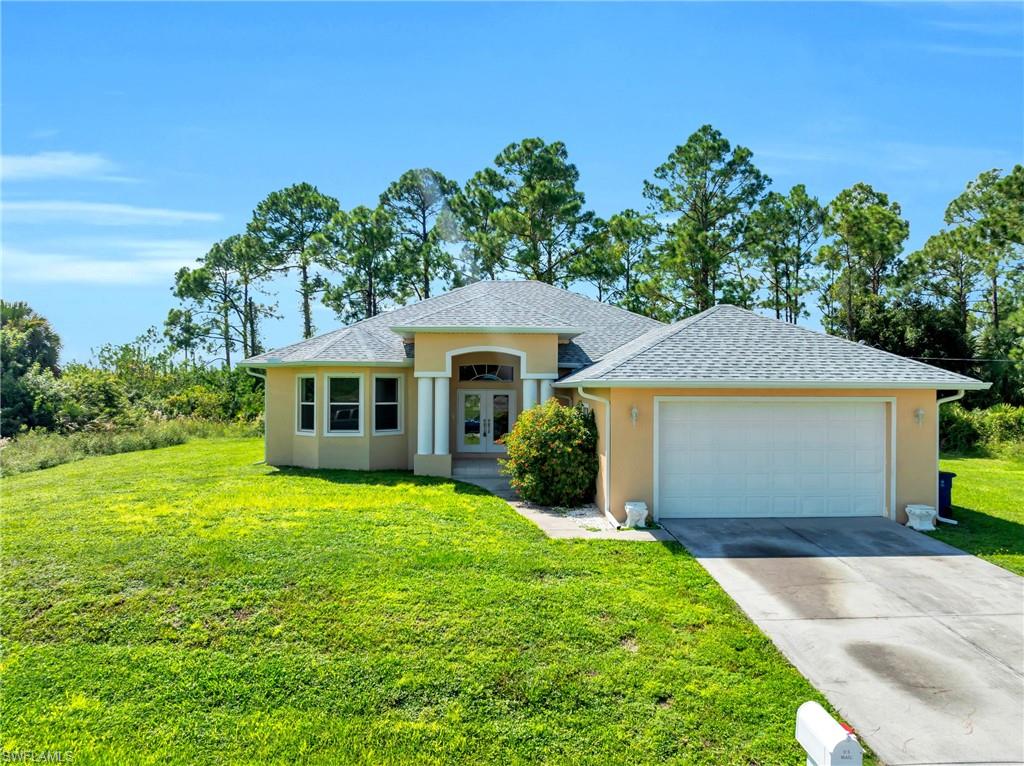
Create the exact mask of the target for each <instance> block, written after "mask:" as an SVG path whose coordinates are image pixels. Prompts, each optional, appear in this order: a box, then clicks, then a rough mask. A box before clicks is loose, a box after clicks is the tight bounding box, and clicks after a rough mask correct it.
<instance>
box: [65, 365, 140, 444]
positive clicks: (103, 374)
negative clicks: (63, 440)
mask: <svg viewBox="0 0 1024 766" xmlns="http://www.w3.org/2000/svg"><path fill="white" fill-rule="evenodd" d="M60 382H61V385H62V386H63V388H64V392H65V398H64V404H63V406H62V408H61V409H62V411H61V421H62V423H61V425H62V427H63V428H64V429H65V430H68V431H75V430H80V429H86V428H93V429H95V428H101V429H107V428H108V427H109V426H110V425H111V424H112V425H114V426H119V427H122V428H123V427H128V426H132V425H135V424H137V423H139V422H140V421H141V419H142V413H141V412H140V411H139V410H138V409H137V408H134V407H132V406H131V402H130V401H129V399H128V394H127V392H126V390H125V386H124V383H123V382H122V381H121V379H120V378H118V377H117V375H116V374H115V373H113V372H111V371H109V370H102V369H98V368H95V367H87V366H86V365H84V364H73V365H70V366H69V367H68V368H67V369H65V370H64V372H63V374H62V375H61V377H60Z"/></svg>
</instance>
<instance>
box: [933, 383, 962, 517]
mask: <svg viewBox="0 0 1024 766" xmlns="http://www.w3.org/2000/svg"><path fill="white" fill-rule="evenodd" d="M963 398H964V389H962V388H961V389H960V390H959V391H957V392H956V393H955V394H953V395H952V396H943V397H941V398H940V399H937V400H936V401H935V481H936V483H938V481H939V421H940V420H941V418H940V415H941V412H940V410H939V408H940V407H941V406H942V405H943V404H945V403H946V402H956V401H959V400H960V399H963ZM935 519H936V520H937V521H942V522H945V523H946V524H956V523H957V521H956V519H946V518H943V516H942V514H941V513H936V514H935Z"/></svg>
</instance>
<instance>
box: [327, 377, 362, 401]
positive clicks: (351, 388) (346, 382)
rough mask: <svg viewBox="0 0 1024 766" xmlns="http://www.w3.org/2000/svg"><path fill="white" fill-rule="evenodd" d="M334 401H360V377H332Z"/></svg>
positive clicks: (332, 396) (332, 397) (332, 398)
mask: <svg viewBox="0 0 1024 766" xmlns="http://www.w3.org/2000/svg"><path fill="white" fill-rule="evenodd" d="M331 401H332V402H355V403H357V404H358V403H359V379H358V378H331Z"/></svg>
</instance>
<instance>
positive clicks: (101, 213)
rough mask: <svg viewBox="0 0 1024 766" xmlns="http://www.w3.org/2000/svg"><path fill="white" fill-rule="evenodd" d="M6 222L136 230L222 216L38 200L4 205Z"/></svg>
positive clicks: (218, 214) (188, 211) (204, 221)
mask: <svg viewBox="0 0 1024 766" xmlns="http://www.w3.org/2000/svg"><path fill="white" fill-rule="evenodd" d="M0 210H2V211H3V216H4V218H5V219H6V220H7V221H8V222H11V223H53V222H55V221H61V222H70V223H84V224H93V225H96V226H132V225H138V224H160V225H173V224H179V223H207V222H213V221H219V220H220V219H221V215H220V213H203V212H197V211H192V210H171V209H168V208H160V207H137V206H135V205H120V204H115V203H108V202H71V201H63V200H36V201H31V202H4V203H3V204H2V206H0Z"/></svg>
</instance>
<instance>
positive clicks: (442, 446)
mask: <svg viewBox="0 0 1024 766" xmlns="http://www.w3.org/2000/svg"><path fill="white" fill-rule="evenodd" d="M449 380H450V378H434V454H435V455H447V454H448V386H449V384H448V381H449Z"/></svg>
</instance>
